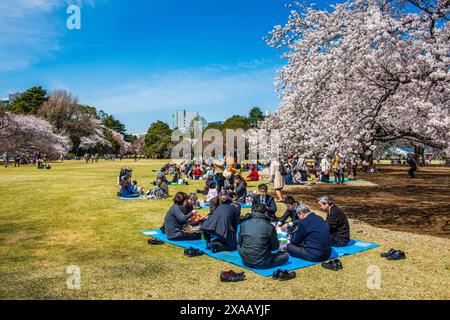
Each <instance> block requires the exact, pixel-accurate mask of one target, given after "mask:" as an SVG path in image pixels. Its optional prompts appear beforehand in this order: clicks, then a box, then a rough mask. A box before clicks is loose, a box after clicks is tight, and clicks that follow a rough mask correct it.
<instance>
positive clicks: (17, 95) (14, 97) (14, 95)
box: [9, 92, 22, 103]
mask: <svg viewBox="0 0 450 320" xmlns="http://www.w3.org/2000/svg"><path fill="white" fill-rule="evenodd" d="M21 94H22V93H20V92H16V93H10V94H9V103H13V102H14V100H16V99H17V98H18V97H20V95H21Z"/></svg>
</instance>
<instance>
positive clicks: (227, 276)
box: [220, 270, 245, 282]
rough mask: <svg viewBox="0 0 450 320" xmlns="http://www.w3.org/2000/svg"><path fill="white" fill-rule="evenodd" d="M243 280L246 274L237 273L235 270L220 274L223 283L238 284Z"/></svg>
mask: <svg viewBox="0 0 450 320" xmlns="http://www.w3.org/2000/svg"><path fill="white" fill-rule="evenodd" d="M243 280H245V272H239V273H236V272H234V271H233V270H229V271H222V272H221V273H220V281H222V282H238V281H243Z"/></svg>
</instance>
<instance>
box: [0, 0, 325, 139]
mask: <svg viewBox="0 0 450 320" xmlns="http://www.w3.org/2000/svg"><path fill="white" fill-rule="evenodd" d="M320 2H321V1H316V3H320ZM72 3H74V4H78V5H80V6H81V30H69V29H67V27H66V19H67V17H68V16H69V15H68V14H67V13H66V9H67V6H68V4H72ZM285 3H286V1H285V0H245V1H243V0H227V1H216V0H185V1H179V0H172V1H169V0H131V1H122V0H84V1H82V0H79V1H64V0H14V1H13V0H1V1H0V30H1V32H0V97H6V96H7V95H8V93H10V92H15V91H23V90H25V89H27V88H29V87H31V86H34V85H41V86H43V87H45V88H46V89H48V90H49V91H52V90H55V89H67V90H70V91H72V92H73V93H74V94H75V95H76V96H77V97H78V98H79V100H80V102H81V103H83V104H89V105H93V106H95V107H97V108H98V109H103V110H104V111H106V112H108V113H111V114H113V115H114V116H116V117H117V118H118V119H120V120H121V121H122V122H124V123H125V124H126V126H127V128H128V131H129V132H132V133H139V132H145V131H146V130H147V128H148V126H149V124H150V123H151V122H152V121H155V120H163V121H166V122H168V123H169V124H171V117H172V113H173V112H174V111H175V110H177V109H181V108H185V109H188V110H193V111H198V112H199V113H200V114H201V115H202V116H204V117H205V118H206V120H208V121H217V120H224V119H225V118H227V117H229V116H231V115H233V114H246V113H247V112H248V110H249V109H250V108H251V107H252V106H255V105H257V106H261V108H262V109H263V110H264V111H265V110H269V111H273V110H275V109H276V108H277V106H278V103H279V100H278V97H277V95H276V93H275V91H274V87H273V82H274V77H275V76H276V70H277V69H279V68H280V67H281V66H282V65H283V63H284V61H283V60H282V59H280V56H279V55H280V52H279V51H277V50H276V49H272V48H270V47H268V46H267V45H266V44H265V42H264V40H263V39H262V38H263V37H264V36H266V35H267V33H268V32H269V31H270V30H271V29H272V28H273V26H275V25H278V24H284V23H285V22H286V21H287V18H288V15H289V9H287V8H285V6H284V4H285Z"/></svg>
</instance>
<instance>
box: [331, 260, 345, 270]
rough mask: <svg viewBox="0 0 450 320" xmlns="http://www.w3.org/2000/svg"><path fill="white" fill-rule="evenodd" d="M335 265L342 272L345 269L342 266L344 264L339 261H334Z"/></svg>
mask: <svg viewBox="0 0 450 320" xmlns="http://www.w3.org/2000/svg"><path fill="white" fill-rule="evenodd" d="M333 263H334V265H336V267H337V268H338V269H339V270H340V269H343V268H344V267H343V266H342V262H341V260H339V259H334V260H333Z"/></svg>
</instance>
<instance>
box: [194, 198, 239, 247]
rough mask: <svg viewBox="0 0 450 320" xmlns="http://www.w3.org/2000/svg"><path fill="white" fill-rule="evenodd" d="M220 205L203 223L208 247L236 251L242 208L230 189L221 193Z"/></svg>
mask: <svg viewBox="0 0 450 320" xmlns="http://www.w3.org/2000/svg"><path fill="white" fill-rule="evenodd" d="M220 203H221V204H220V205H219V206H218V207H217V209H215V210H214V213H213V214H212V215H210V216H209V217H208V219H207V220H206V221H205V222H204V223H203V224H202V226H201V227H200V229H201V230H202V232H203V234H204V236H205V240H206V244H207V249H210V250H211V251H213V252H220V251H234V250H236V246H237V227H238V223H239V216H240V214H241V213H240V210H239V207H238V206H237V205H234V204H233V203H232V201H231V196H230V193H229V191H226V190H222V192H221V193H220Z"/></svg>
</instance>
